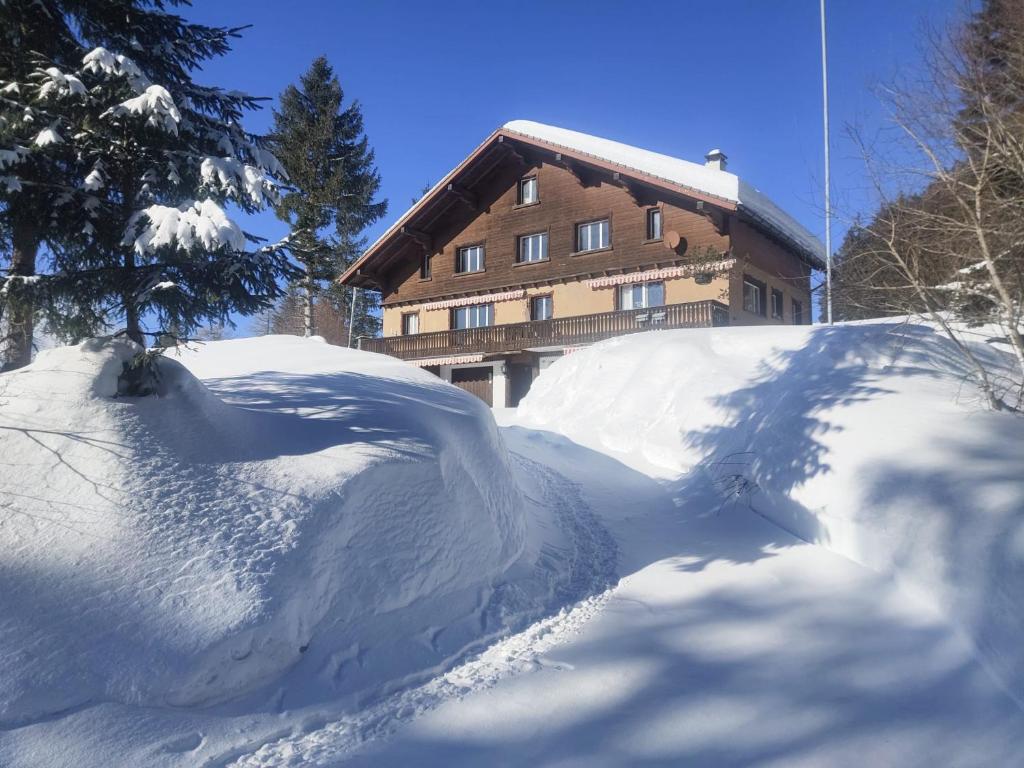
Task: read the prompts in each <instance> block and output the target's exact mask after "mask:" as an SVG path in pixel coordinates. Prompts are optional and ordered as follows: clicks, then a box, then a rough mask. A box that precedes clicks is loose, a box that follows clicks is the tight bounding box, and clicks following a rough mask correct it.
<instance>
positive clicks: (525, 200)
mask: <svg viewBox="0 0 1024 768" xmlns="http://www.w3.org/2000/svg"><path fill="white" fill-rule="evenodd" d="M537 202H540V197H538V196H537V177H536V176H529V177H527V178H525V179H522V180H521V181H520V182H519V194H518V196H517V198H516V204H517V205H530V204H532V203H537Z"/></svg>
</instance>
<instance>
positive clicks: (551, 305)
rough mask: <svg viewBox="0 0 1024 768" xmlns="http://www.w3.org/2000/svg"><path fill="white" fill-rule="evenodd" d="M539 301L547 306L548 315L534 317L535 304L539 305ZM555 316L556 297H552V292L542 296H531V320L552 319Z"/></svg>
mask: <svg viewBox="0 0 1024 768" xmlns="http://www.w3.org/2000/svg"><path fill="white" fill-rule="evenodd" d="M538 302H540V303H542V304H543V305H544V306H546V307H547V316H546V317H534V314H535V313H534V311H533V308H534V307H535V306H537V304H538ZM554 316H555V302H554V298H553V297H552V295H551V294H550V293H546V294H542V295H540V296H531V297H530V320H550V319H551V318H552V317H554Z"/></svg>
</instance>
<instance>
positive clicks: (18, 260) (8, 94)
mask: <svg viewBox="0 0 1024 768" xmlns="http://www.w3.org/2000/svg"><path fill="white" fill-rule="evenodd" d="M53 12H54V9H53V8H52V7H51V6H50V4H48V3H37V4H32V3H27V2H4V3H0V267H3V268H4V272H3V273H0V329H3V333H2V335H0V363H4V361H5V358H6V367H11V368H17V367H21V366H23V365H27V364H28V363H29V361H30V360H31V357H32V337H33V326H34V317H35V295H34V294H35V288H36V285H35V283H36V280H35V276H36V262H37V257H38V253H39V249H40V246H41V245H42V244H43V243H44V242H45V240H46V239H47V236H48V234H50V233H49V230H48V228H47V227H46V221H45V219H41V217H40V212H45V211H50V210H53V209H54V208H55V202H56V200H57V199H58V198H59V196H61V195H63V194H64V191H65V189H66V187H67V185H68V183H69V182H68V179H67V178H66V175H65V173H66V170H67V147H65V146H61V142H59V141H57V140H56V139H57V138H58V137H59V134H56V133H54V132H52V131H48V130H47V129H48V126H47V125H46V123H41V122H40V120H39V119H38V115H36V114H35V112H34V110H33V108H32V106H31V104H30V100H31V94H30V93H29V91H30V90H34V89H36V88H40V87H42V86H45V85H46V83H45V82H44V83H39V82H38V79H39V76H40V74H42V75H44V76H45V75H46V73H47V70H48V69H51V68H52V69H53V71H54V72H55V73H57V72H59V70H58V69H57V68H56V67H55V66H54V65H55V64H57V65H60V64H66V63H67V62H69V61H74V60H75V59H76V58H80V57H81V54H80V50H81V49H80V46H79V45H78V41H77V40H76V39H75V38H74V36H73V35H72V34H71V33H70V30H69V29H68V28H67V26H66V25H65V24H62V23H60V21H59V19H60V16H59V15H58V16H57V19H56V20H55V18H54V15H53ZM33 75H35V76H36V78H37V81H36V82H32V76H33ZM47 80H48V82H49V86H47V95H48V96H50V97H51V98H53V99H59V98H64V97H66V96H69V95H73V93H74V91H76V90H78V89H79V88H80V87H81V83H77V82H74V81H68V80H64V81H63V82H61V81H60V80H59V78H55V77H48V78H47ZM15 166H17V172H15V170H14V168H15Z"/></svg>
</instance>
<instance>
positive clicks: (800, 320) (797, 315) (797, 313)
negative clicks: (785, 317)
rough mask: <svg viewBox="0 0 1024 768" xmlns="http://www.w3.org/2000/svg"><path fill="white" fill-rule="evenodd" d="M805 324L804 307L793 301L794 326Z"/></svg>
mask: <svg viewBox="0 0 1024 768" xmlns="http://www.w3.org/2000/svg"><path fill="white" fill-rule="evenodd" d="M803 324H804V305H803V304H801V303H800V302H799V301H797V300H796V299H793V325H803Z"/></svg>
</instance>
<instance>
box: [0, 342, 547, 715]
mask: <svg viewBox="0 0 1024 768" xmlns="http://www.w3.org/2000/svg"><path fill="white" fill-rule="evenodd" d="M136 349H137V348H136V347H134V346H133V345H132V344H130V343H128V342H124V341H110V340H106V341H92V342H87V343H85V344H82V345H80V346H77V347H64V348H59V349H54V350H51V351H47V352H43V353H41V354H39V356H38V357H37V359H36V361H35V362H34V363H33V364H32V365H31V366H29V367H27V368H24V369H22V370H20V371H16V372H13V373H9V374H3V375H2V376H0V585H2V586H0V728H6V727H12V726H17V725H24V724H26V723H30V722H33V721H36V720H39V719H41V718H45V717H47V716H51V715H53V714H55V713H59V712H65V711H67V710H71V709H74V708H82V707H86V706H89V705H96V704H101V703H104V702H114V703H122V704H124V703H127V704H137V705H145V706H147V707H161V706H176V707H194V706H198V705H204V706H205V705H209V704H212V703H215V702H218V701H222V700H225V699H227V698H230V697H237V696H239V695H241V694H244V693H245V692H247V691H250V692H253V691H257V690H258V689H259V688H260V686H264V685H269V684H272V683H273V682H274V681H275V680H279V679H280V678H281V675H282V674H283V673H284V672H286V671H287V672H288V675H289V680H290V681H291V682H292V683H293V684H294V685H293V690H294V691H301V693H294V694H289V695H290V696H292V699H291V701H290V702H289V704H290V705H294V704H295V703H296V702H297V701H298V700H299V699H303V700H305V701H307V702H308V701H312V700H316V699H317V698H320V699H324V700H326V699H327V698H330V697H338V696H343V695H356V694H358V693H359V692H360V691H366V690H371V689H373V688H374V687H377V686H380V685H382V684H384V683H386V682H388V681H394V680H400V679H401V678H402V677H403V676H405V675H408V674H412V673H414V672H417V671H420V670H422V669H425V668H427V667H430V666H432V665H437V664H439V663H441V661H442V660H444V659H446V658H448V657H450V656H451V655H453V654H455V653H457V652H458V650H459V649H460V648H463V647H465V645H466V644H467V643H470V642H472V641H473V639H474V638H478V637H480V635H481V634H482V633H485V632H494V631H497V630H498V625H499V624H500V623H501V622H502V621H507V620H508V618H509V616H510V615H514V614H515V608H516V607H517V606H522V605H525V604H528V603H529V600H528V598H529V597H530V595H529V594H524V593H523V590H520V592H519V594H517V595H516V599H517V601H518V602H516V603H515V605H509V604H506V603H503V602H502V601H503V600H507V596H508V593H509V590H508V589H507V588H506V589H504V590H502V589H499V588H498V587H499V585H500V584H501V583H504V582H507V581H508V579H509V574H510V573H511V571H510V569H511V568H512V567H513V565H516V567H520V566H519V565H518V564H519V563H521V560H522V557H523V554H524V552H525V551H527V550H528V549H529V547H530V544H529V541H528V537H527V536H526V535H525V533H524V517H523V515H524V513H523V500H522V498H521V495H520V492H519V490H518V487H517V485H516V483H515V482H514V480H513V477H512V474H511V465H510V460H509V458H508V455H507V453H506V451H505V449H504V446H503V445H502V443H501V441H500V439H499V438H498V435H497V431H496V428H495V426H494V422H493V420H492V418H491V416H490V413H489V411H488V410H487V408H486V407H485V406H484V405H483V404H482V403H480V402H479V401H478V400H476V399H475V398H472V397H470V396H467V395H466V394H465V393H463V392H461V391H459V390H457V389H455V388H453V387H450V386H448V385H445V384H443V383H442V382H440V381H439V380H437V379H436V378H435V377H432V376H430V375H429V374H427V373H424V372H422V371H420V370H419V369H417V368H414V367H413V366H410V365H407V364H405V363H401V362H399V361H397V360H393V359H391V358H387V357H383V356H380V355H371V354H367V353H361V352H356V351H351V350H344V349H339V348H337V347H330V346H328V345H326V344H323V343H318V342H315V341H309V340H302V339H296V338H291V337H267V338H264V339H245V340H237V341H225V342H217V343H213V344H209V345H206V347H204V348H203V349H202V350H200V351H197V352H189V353H185V354H183V355H182V357H181V362H178V361H175V360H173V359H165V360H163V361H162V362H161V371H162V384H161V386H162V390H163V391H162V395H161V397H152V398H142V399H132V398H117V397H116V393H117V377H118V374H119V372H120V371H121V368H122V365H123V364H124V362H125V361H126V360H128V359H129V358H130V357H131V356H132V355H133V354H134V353H135V351H136ZM182 363H184V365H183V364H182ZM189 369H191V371H192V372H190V370H189ZM193 372H194V373H193ZM194 374H197V375H199V376H201V377H203V378H205V379H206V385H208V386H209V387H210V388H208V387H207V386H205V385H204V383H201V382H200V381H199V380H198V379H197V378H196V375H194ZM211 389H212V390H214V391H216V392H217V395H215V394H213V392H211ZM541 586H542V587H544V586H545V585H541ZM546 586H547V587H550V584H548V585H546ZM523 589H526V587H523ZM538 589H541V587H538ZM539 597H540V598H543V597H544V595H540V596H539ZM252 695H255V693H253V694H252ZM280 696H283V694H279V698H280ZM266 698H269V694H268V695H267V696H265V699H266ZM280 704H281V702H280V701H278V705H280Z"/></svg>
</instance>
